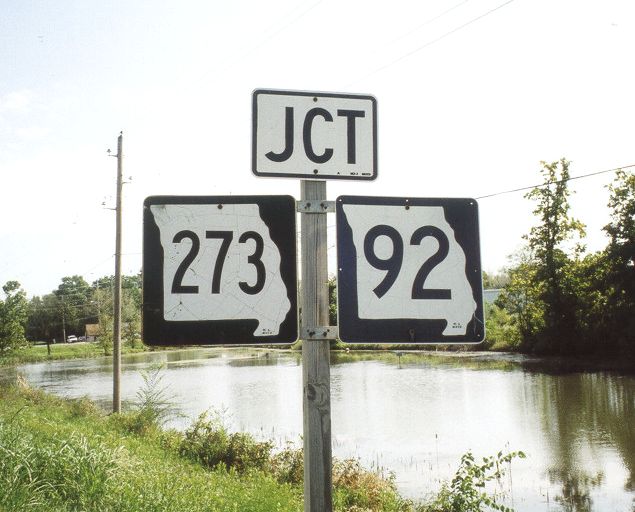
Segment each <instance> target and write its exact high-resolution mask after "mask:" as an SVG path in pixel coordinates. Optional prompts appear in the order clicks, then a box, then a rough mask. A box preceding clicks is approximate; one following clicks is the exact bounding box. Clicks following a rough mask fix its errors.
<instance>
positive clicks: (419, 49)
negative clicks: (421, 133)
mask: <svg viewBox="0 0 635 512" xmlns="http://www.w3.org/2000/svg"><path fill="white" fill-rule="evenodd" d="M513 1H514V0H507V1H506V2H503V3H502V4H500V5H497V6H496V7H494V8H493V9H490V10H489V11H487V12H484V13H483V14H480V15H478V16H477V17H476V18H472V19H471V20H469V21H467V22H465V23H463V24H462V25H459V26H458V27H456V28H453V29H452V30H449V31H448V32H445V33H443V34H441V35H440V36H439V37H437V38H435V39H433V40H432V41H428V42H427V43H425V44H423V45H421V46H418V47H417V48H415V49H414V50H411V51H409V52H408V53H405V54H404V55H402V56H401V57H398V58H396V59H395V60H393V61H391V62H389V63H388V64H384V65H383V66H381V67H379V68H377V69H375V70H374V71H371V72H370V73H368V74H367V75H365V76H363V77H362V78H360V79H358V80H355V81H353V82H351V83H349V84H348V86H347V87H349V86H351V85H353V84H355V83H357V82H359V81H361V80H365V79H366V78H368V77H370V76H373V75H375V74H377V73H379V72H381V71H384V70H385V69H387V68H389V67H391V66H394V65H395V64H397V63H399V62H401V61H402V60H405V59H407V58H408V57H411V56H412V55H414V54H415V53H418V52H420V51H421V50H423V49H424V48H427V47H428V46H432V45H433V44H435V43H438V42H439V41H441V40H443V39H445V38H446V37H448V36H451V35H452V34H455V33H456V32H458V31H459V30H462V29H464V28H465V27H468V26H469V25H471V24H472V23H475V22H477V21H479V20H481V19H483V18H485V17H486V16H489V15H490V14H493V13H494V12H496V11H498V10H499V9H502V8H503V7H505V6H506V5H509V4H511V3H512V2H513Z"/></svg>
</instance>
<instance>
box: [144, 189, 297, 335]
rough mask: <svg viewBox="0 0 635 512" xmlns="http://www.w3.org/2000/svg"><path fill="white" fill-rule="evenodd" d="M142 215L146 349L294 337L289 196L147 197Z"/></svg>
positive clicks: (292, 217)
mask: <svg viewBox="0 0 635 512" xmlns="http://www.w3.org/2000/svg"><path fill="white" fill-rule="evenodd" d="M143 213H144V216H143V226H144V233H143V340H144V342H145V343H146V344H149V345H190V344H191V345H216V344H254V343H264V344H273V343H293V342H294V341H296V340H297V338H298V315H297V284H296V283H297V268H296V222H295V218H296V214H295V200H294V199H293V198H292V197H291V196H216V197H200V196H183V197H175V196H154V197H148V198H147V199H146V200H145V203H144V212H143Z"/></svg>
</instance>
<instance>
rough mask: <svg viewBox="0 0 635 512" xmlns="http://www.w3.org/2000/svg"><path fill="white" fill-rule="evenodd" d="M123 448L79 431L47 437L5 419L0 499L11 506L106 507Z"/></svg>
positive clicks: (0, 434) (0, 436) (0, 425)
mask: <svg viewBox="0 0 635 512" xmlns="http://www.w3.org/2000/svg"><path fill="white" fill-rule="evenodd" d="M120 458H121V450H120V449H111V448H108V447H106V446H104V445H103V444H101V443H95V444H91V443H89V442H88V440H87V439H86V437H84V436H83V435H80V434H76V433H73V434H71V435H70V436H69V437H68V438H67V439H64V440H62V439H55V438H53V439H46V440H43V439H41V438H39V437H36V436H34V435H33V434H32V433H31V432H29V431H28V430H26V429H24V428H23V427H21V426H19V425H18V424H16V423H7V422H5V421H2V420H0V503H2V504H3V507H6V510H16V511H17V510H26V509H28V510H34V509H35V510H37V509H39V510H56V509H58V508H59V509H61V508H62V506H63V507H64V509H67V510H104V509H105V508H104V507H105V506H106V504H107V503H108V501H109V494H111V493H114V492H116V487H117V483H116V482H115V480H114V477H115V474H116V470H117V468H118V465H119V460H120Z"/></svg>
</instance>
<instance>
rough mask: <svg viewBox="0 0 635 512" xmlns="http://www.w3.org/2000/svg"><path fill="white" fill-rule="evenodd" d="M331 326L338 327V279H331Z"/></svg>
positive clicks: (332, 277)
mask: <svg viewBox="0 0 635 512" xmlns="http://www.w3.org/2000/svg"><path fill="white" fill-rule="evenodd" d="M329 325H337V279H336V277H335V276H331V277H329Z"/></svg>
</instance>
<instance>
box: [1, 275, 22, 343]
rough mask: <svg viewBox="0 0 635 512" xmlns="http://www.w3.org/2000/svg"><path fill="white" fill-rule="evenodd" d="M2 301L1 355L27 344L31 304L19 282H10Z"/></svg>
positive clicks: (4, 288) (6, 286)
mask: <svg viewBox="0 0 635 512" xmlns="http://www.w3.org/2000/svg"><path fill="white" fill-rule="evenodd" d="M2 291H3V292H4V300H0V355H3V354H5V353H7V352H9V351H11V350H13V349H15V348H17V347H20V346H22V345H25V344H26V337H25V326H26V322H27V317H28V307H29V303H28V301H27V299H26V293H25V292H24V290H22V288H21V287H20V283H18V282H17V281H8V282H7V283H6V284H5V285H4V286H3V287H2Z"/></svg>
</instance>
